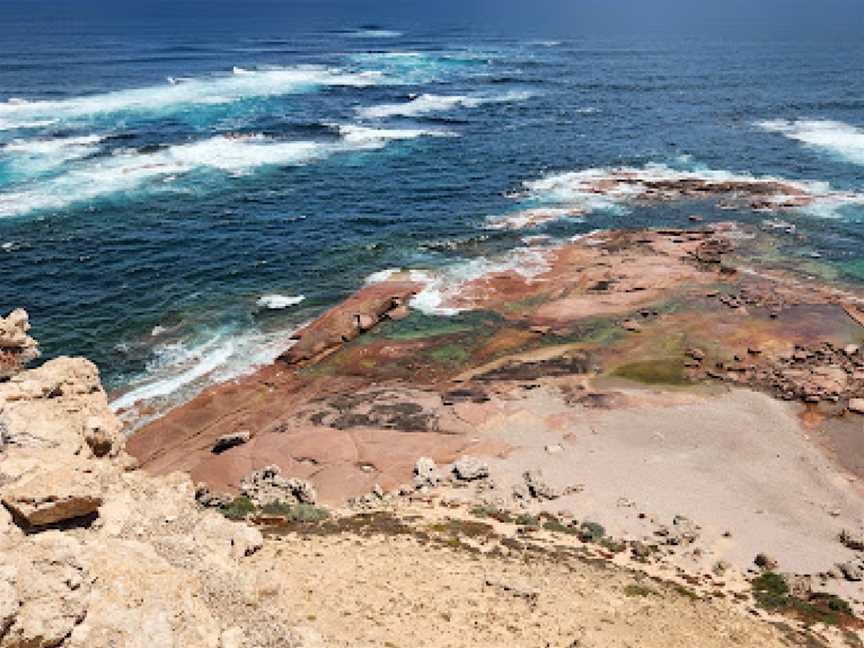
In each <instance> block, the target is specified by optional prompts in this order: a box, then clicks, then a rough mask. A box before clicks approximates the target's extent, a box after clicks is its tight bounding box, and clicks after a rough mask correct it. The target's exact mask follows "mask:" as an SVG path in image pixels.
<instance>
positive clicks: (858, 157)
mask: <svg viewBox="0 0 864 648" xmlns="http://www.w3.org/2000/svg"><path fill="white" fill-rule="evenodd" d="M757 126H759V127H760V128H762V129H764V130H767V131H770V132H773V133H780V134H782V135H785V136H786V137H788V138H789V139H793V140H797V141H799V142H801V143H803V144H806V145H807V146H810V147H814V148H818V149H822V150H825V151H828V152H829V153H831V154H833V155H836V156H838V157H841V158H843V159H844V160H847V161H849V162H852V163H854V164H862V165H864V129H861V128H856V127H855V126H851V125H850V124H845V123H843V122H838V121H830V120H800V121H786V120H782V119H778V120H772V121H763V122H759V123H758V124H757Z"/></svg>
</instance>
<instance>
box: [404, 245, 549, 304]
mask: <svg viewBox="0 0 864 648" xmlns="http://www.w3.org/2000/svg"><path fill="white" fill-rule="evenodd" d="M548 270H549V263H548V260H547V257H546V253H545V252H544V251H543V250H538V249H535V248H517V249H515V250H513V251H511V252H509V253H507V254H505V255H503V256H501V257H497V258H494V259H488V258H485V257H481V258H478V259H471V260H468V261H463V262H459V263H456V264H454V265H451V266H446V267H444V268H441V269H437V270H434V271H431V270H430V271H426V270H412V271H411V273H410V277H411V280H412V281H416V282H417V283H420V284H423V288H422V290H420V292H418V293H417V295H415V296H414V298H413V299H412V300H411V307H412V308H415V309H417V310H419V311H420V312H422V313H425V314H427V315H442V316H452V315H456V314H458V313H460V312H462V311H464V310H466V309H467V308H468V306H465V307H462V306H457V305H455V304H454V302H455V300H457V299H463V300H465V301H466V303H468V302H470V300H471V297H472V295H471V294H470V293H467V292H466V285H467V284H469V283H471V282H473V281H477V280H478V279H482V278H483V277H487V276H490V275H495V274H501V273H508V272H512V273H516V274H518V275H520V276H521V277H523V278H524V279H526V280H528V281H533V280H534V279H535V278H536V277H538V276H540V275H542V274H544V273H545V272H547V271H548Z"/></svg>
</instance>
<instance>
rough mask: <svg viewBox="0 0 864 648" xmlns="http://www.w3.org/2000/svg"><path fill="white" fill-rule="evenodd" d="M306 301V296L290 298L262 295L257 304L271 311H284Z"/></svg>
mask: <svg viewBox="0 0 864 648" xmlns="http://www.w3.org/2000/svg"><path fill="white" fill-rule="evenodd" d="M305 299H306V297H305V296H304V295H297V296H292V297H289V296H287V295H278V294H271V295H262V296H261V297H259V298H258V301H257V302H255V303H256V305H257V306H258V307H259V308H267V309H269V310H283V309H285V308H291V306H296V305H297V304H300V303H301V302H303V301H304V300H305Z"/></svg>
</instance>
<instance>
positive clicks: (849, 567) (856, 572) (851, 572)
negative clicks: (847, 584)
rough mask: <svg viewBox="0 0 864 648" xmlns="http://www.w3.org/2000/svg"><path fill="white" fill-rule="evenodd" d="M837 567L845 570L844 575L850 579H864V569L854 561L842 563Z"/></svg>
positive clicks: (856, 580) (855, 580) (842, 570)
mask: <svg viewBox="0 0 864 648" xmlns="http://www.w3.org/2000/svg"><path fill="white" fill-rule="evenodd" d="M837 567H838V569H840V571H841V572H843V576H845V578H846V580H848V581H853V582H859V581H862V580H864V570H862V569H861V567H859V566H858V565H856V564H855V563H853V562H845V563H840V564H838V565H837Z"/></svg>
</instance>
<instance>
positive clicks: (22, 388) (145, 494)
mask: <svg viewBox="0 0 864 648" xmlns="http://www.w3.org/2000/svg"><path fill="white" fill-rule="evenodd" d="M0 425H2V430H3V437H2V438H3V444H2V446H0V502H2V506H0V648H23V647H27V648H30V647H40V648H42V647H48V646H65V647H70V648H71V647H75V648H85V647H86V648H108V647H114V646H124V647H130V648H136V647H141V648H145V647H149V646H188V647H192V648H222V647H223V646H228V645H231V646H239V647H247V646H249V645H265V644H260V643H256V640H254V639H250V637H254V636H255V635H256V632H258V631H257V629H256V628H255V624H256V623H257V620H255V621H251V620H249V619H245V618H242V615H241V614H239V613H238V611H242V610H245V609H246V607H247V606H254V605H256V601H257V594H256V590H255V585H254V579H255V576H253V575H247V574H246V573H245V572H244V571H243V568H242V566H241V561H243V560H247V559H248V557H249V556H251V555H252V554H254V553H255V552H257V551H258V550H259V549H260V548H261V546H262V544H263V537H262V536H261V533H260V532H259V531H258V530H257V529H255V528H252V527H250V526H247V525H246V524H242V523H237V522H231V521H229V520H227V519H226V518H225V517H223V516H222V515H221V514H220V513H218V512H216V511H213V510H207V509H205V508H204V507H202V506H200V505H199V504H198V503H197V502H196V500H195V487H194V485H193V483H192V481H191V479H190V478H189V476H187V475H183V474H179V473H175V474H172V475H168V476H165V477H159V478H153V477H150V476H147V475H145V474H143V473H140V472H138V471H130V470H129V469H130V467H131V466H130V461H129V457H128V456H127V455H126V454H125V452H124V450H123V439H122V435H121V425H120V423H119V422H118V421H117V419H116V418H115V417H114V415H113V414H112V412H111V411H110V409H109V408H108V404H107V398H106V396H105V392H104V391H103V389H102V386H101V384H100V382H99V373H98V370H97V369H96V367H95V366H94V365H93V364H92V363H90V362H88V361H86V360H83V359H80V358H75V359H72V358H60V359H57V360H52V361H50V362H48V363H46V364H45V365H44V366H42V367H40V368H38V369H34V370H31V371H24V372H21V373H18V374H17V375H15V376H13V377H12V378H11V379H10V380H8V381H6V382H4V383H2V384H0ZM277 476H278V475H277ZM286 481H287V482H288V484H289V486H290V488H291V489H292V492H293V493H294V494H295V496H296V497H297V498H298V499H303V500H304V501H308V500H313V499H314V492H310V491H311V489H310V488H309V487H308V485H304V484H299V483H294V482H293V481H292V480H286ZM277 482H278V480H277ZM256 483H258V484H259V487H263V486H262V485H261V483H259V482H256ZM279 483H281V482H279ZM263 484H265V485H269V486H270V487H271V488H275V485H278V484H275V483H274V482H272V481H271V482H268V481H267V480H266V479H265V480H263ZM255 614H256V615H260V614H263V613H262V612H256V613H255ZM265 617H266V615H265ZM229 630H230V631H229ZM268 632H269V635H268V642H269V643H267V644H266V645H284V646H296V645H298V640H297V639H296V637H295V635H294V634H293V633H292V631H291V629H290V628H283V627H282V626H281V625H279V624H274V625H272V629H271V630H270V631H268ZM250 641H252V643H251V644H250V643H249V642H250Z"/></svg>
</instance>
